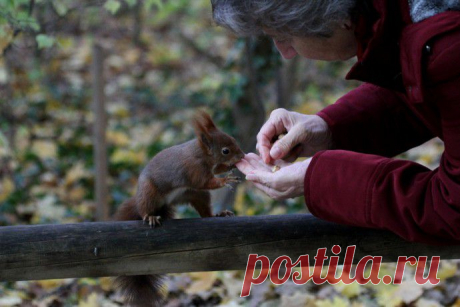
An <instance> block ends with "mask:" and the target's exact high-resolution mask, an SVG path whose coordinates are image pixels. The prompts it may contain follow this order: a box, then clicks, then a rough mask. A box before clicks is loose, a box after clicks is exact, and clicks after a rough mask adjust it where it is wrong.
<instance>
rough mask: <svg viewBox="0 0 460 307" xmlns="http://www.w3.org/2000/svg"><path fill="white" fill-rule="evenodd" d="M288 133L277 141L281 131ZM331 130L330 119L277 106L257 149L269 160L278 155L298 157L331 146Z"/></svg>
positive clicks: (260, 136) (290, 159)
mask: <svg viewBox="0 0 460 307" xmlns="http://www.w3.org/2000/svg"><path fill="white" fill-rule="evenodd" d="M286 132H287V134H286V135H285V136H284V137H283V138H282V139H280V140H278V141H275V142H274V143H273V139H274V138H275V137H277V136H279V135H280V134H283V133H286ZM330 143H331V133H330V131H329V127H328V125H327V123H326V122H325V121H324V120H323V119H322V118H321V117H319V116H317V115H305V114H300V113H297V112H291V111H287V110H285V109H276V110H274V111H273V112H272V113H271V114H270V118H269V119H268V120H267V122H266V123H265V124H264V125H263V126H262V128H260V131H259V133H258V134H257V146H256V148H257V150H258V151H259V153H260V156H261V157H262V159H263V161H264V162H265V163H267V164H270V163H272V162H273V161H274V160H277V159H281V158H283V159H285V160H287V161H291V162H292V161H294V160H295V159H297V158H298V157H311V156H313V155H314V154H315V153H317V152H318V151H321V150H324V149H329V147H330Z"/></svg>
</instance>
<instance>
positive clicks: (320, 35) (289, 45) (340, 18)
mask: <svg viewBox="0 0 460 307" xmlns="http://www.w3.org/2000/svg"><path fill="white" fill-rule="evenodd" d="M358 2H360V3H361V1H360V0H314V1H309V0H305V1H302V0H211V3H212V7H213V18H214V21H215V22H216V23H217V24H218V25H221V26H223V27H225V28H228V29H230V30H231V31H233V32H234V33H235V34H237V35H239V36H248V35H259V34H266V35H268V36H270V37H272V38H273V41H274V43H275V45H276V47H277V48H278V50H279V51H280V53H281V54H282V56H283V57H285V58H287V59H290V58H293V57H295V56H296V55H297V54H299V55H301V56H303V57H306V58H309V59H317V60H327V61H333V60H346V59H349V58H351V57H353V56H355V55H356V49H357V46H356V38H355V35H354V23H353V16H354V15H355V11H356V10H357V7H358Z"/></svg>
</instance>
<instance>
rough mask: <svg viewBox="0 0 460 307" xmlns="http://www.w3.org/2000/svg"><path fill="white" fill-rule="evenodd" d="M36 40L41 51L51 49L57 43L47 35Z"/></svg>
mask: <svg viewBox="0 0 460 307" xmlns="http://www.w3.org/2000/svg"><path fill="white" fill-rule="evenodd" d="M36 40H37V43H38V48H39V49H43V48H49V47H51V46H53V45H54V42H55V41H56V39H55V38H54V37H51V36H48V35H45V34H38V35H37V37H36Z"/></svg>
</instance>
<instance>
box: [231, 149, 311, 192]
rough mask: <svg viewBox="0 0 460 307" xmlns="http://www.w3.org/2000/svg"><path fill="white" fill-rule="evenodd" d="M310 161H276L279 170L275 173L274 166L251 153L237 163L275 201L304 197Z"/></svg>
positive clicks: (250, 179) (248, 177) (247, 177)
mask: <svg viewBox="0 0 460 307" xmlns="http://www.w3.org/2000/svg"><path fill="white" fill-rule="evenodd" d="M310 160H311V158H310V159H307V160H305V161H302V162H295V163H287V162H284V161H282V160H276V161H274V164H275V167H279V169H278V170H277V171H275V172H273V168H274V166H273V165H268V164H266V163H264V161H263V160H262V158H261V157H260V156H258V155H256V154H254V153H249V154H247V155H246V156H245V157H244V158H243V159H242V160H241V161H240V162H238V163H236V167H237V168H238V169H239V170H240V171H241V172H242V173H243V174H245V175H246V179H247V180H249V181H252V182H253V183H254V185H255V186H256V187H257V188H258V189H260V190H262V191H263V192H265V193H266V194H267V195H268V196H270V197H271V198H273V199H276V200H282V199H287V198H293V197H297V196H302V195H303V193H304V177H305V173H306V171H307V168H308V165H309V164H310Z"/></svg>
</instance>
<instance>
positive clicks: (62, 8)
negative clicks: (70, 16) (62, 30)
mask: <svg viewBox="0 0 460 307" xmlns="http://www.w3.org/2000/svg"><path fill="white" fill-rule="evenodd" d="M53 6H54V9H55V10H56V13H57V14H58V15H59V16H64V15H65V14H67V12H68V11H69V8H68V7H67V5H66V3H65V2H64V1H63V0H54V1H53Z"/></svg>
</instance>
